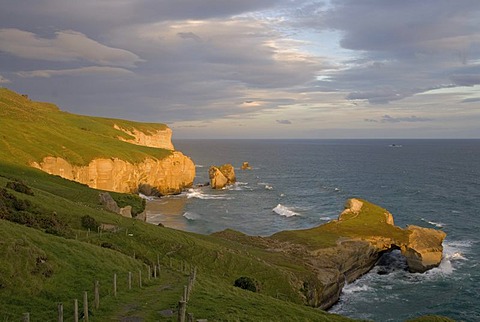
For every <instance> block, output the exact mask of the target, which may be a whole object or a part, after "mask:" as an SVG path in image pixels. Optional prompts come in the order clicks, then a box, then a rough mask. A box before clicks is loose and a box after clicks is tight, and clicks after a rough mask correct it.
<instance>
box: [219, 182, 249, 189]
mask: <svg viewBox="0 0 480 322" xmlns="http://www.w3.org/2000/svg"><path fill="white" fill-rule="evenodd" d="M225 189H226V190H234V191H241V190H250V189H251V188H250V187H249V186H248V182H235V183H234V184H232V185H229V186H226V187H225Z"/></svg>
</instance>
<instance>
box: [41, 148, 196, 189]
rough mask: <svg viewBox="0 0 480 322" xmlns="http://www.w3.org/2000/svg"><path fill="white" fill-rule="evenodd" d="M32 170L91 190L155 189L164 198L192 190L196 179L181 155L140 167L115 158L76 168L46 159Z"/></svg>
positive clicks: (153, 160)
mask: <svg viewBox="0 0 480 322" xmlns="http://www.w3.org/2000/svg"><path fill="white" fill-rule="evenodd" d="M32 166H34V167H36V168H38V169H41V170H43V171H45V172H47V173H50V174H53V175H59V176H61V177H63V178H65V179H69V180H73V181H77V182H80V183H83V184H86V185H88V186H89V187H91V188H95V189H101V190H107V191H115V192H124V193H134V192H137V191H138V187H139V186H140V185H142V184H147V185H150V186H152V187H155V188H156V190H157V191H158V192H159V193H160V194H162V195H168V194H175V193H180V192H181V191H182V190H184V189H185V188H188V187H191V186H192V184H193V179H194V177H195V165H194V163H193V161H192V160H191V159H190V158H188V157H186V156H185V155H183V154H182V153H181V152H172V154H171V155H170V156H168V157H166V158H164V159H161V160H157V159H145V160H144V161H143V162H140V163H138V164H132V163H129V162H126V161H124V160H120V159H116V158H114V159H94V160H92V161H91V162H90V163H89V164H88V165H87V166H76V165H71V164H70V163H69V162H68V161H66V160H64V159H62V158H59V157H46V158H44V159H43V161H42V162H40V163H38V162H34V163H32Z"/></svg>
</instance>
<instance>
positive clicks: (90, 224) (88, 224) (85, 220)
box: [80, 215, 100, 231]
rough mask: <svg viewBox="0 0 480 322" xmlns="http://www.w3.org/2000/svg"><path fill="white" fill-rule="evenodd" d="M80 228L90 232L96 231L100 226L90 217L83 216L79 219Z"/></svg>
mask: <svg viewBox="0 0 480 322" xmlns="http://www.w3.org/2000/svg"><path fill="white" fill-rule="evenodd" d="M80 220H81V223H82V227H83V228H85V229H90V230H92V231H97V230H98V227H100V224H99V223H98V221H97V220H96V219H95V218H93V217H92V216H89V215H85V216H83V217H82V218H81V219H80Z"/></svg>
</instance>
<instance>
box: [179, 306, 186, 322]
mask: <svg viewBox="0 0 480 322" xmlns="http://www.w3.org/2000/svg"><path fill="white" fill-rule="evenodd" d="M186 311H187V302H185V301H180V302H178V322H185V313H186Z"/></svg>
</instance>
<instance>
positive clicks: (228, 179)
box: [208, 164, 236, 189]
mask: <svg viewBox="0 0 480 322" xmlns="http://www.w3.org/2000/svg"><path fill="white" fill-rule="evenodd" d="M208 175H209V177H210V186H211V187H212V188H213V189H223V188H224V187H225V186H227V185H229V184H233V183H235V181H236V176H235V169H234V168H233V166H232V165H231V164H224V165H222V166H221V167H216V166H211V167H210V169H209V171H208Z"/></svg>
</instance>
